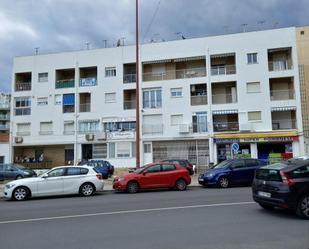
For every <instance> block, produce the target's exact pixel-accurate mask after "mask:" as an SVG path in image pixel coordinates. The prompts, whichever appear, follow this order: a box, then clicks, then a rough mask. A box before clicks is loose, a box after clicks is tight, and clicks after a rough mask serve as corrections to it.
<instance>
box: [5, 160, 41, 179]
mask: <svg viewBox="0 0 309 249" xmlns="http://www.w3.org/2000/svg"><path fill="white" fill-rule="evenodd" d="M32 176H36V173H35V172H34V171H33V170H32V169H27V168H26V167H24V166H22V165H18V164H9V163H8V164H0V180H12V179H21V178H25V177H32Z"/></svg>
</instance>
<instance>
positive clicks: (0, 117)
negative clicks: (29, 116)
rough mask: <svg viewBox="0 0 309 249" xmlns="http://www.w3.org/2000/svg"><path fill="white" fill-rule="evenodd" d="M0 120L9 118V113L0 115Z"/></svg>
mask: <svg viewBox="0 0 309 249" xmlns="http://www.w3.org/2000/svg"><path fill="white" fill-rule="evenodd" d="M0 120H10V115H9V114H5V115H0Z"/></svg>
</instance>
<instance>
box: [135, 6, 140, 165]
mask: <svg viewBox="0 0 309 249" xmlns="http://www.w3.org/2000/svg"><path fill="white" fill-rule="evenodd" d="M135 10H136V17H135V20H136V30H135V34H136V136H135V137H136V141H135V146H136V149H135V151H136V153H135V154H136V168H139V167H140V123H139V114H140V112H139V49H138V43H139V41H138V0H136V7H135Z"/></svg>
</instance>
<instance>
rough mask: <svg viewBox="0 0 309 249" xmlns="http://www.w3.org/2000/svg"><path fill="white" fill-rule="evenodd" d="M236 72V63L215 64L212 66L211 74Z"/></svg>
mask: <svg viewBox="0 0 309 249" xmlns="http://www.w3.org/2000/svg"><path fill="white" fill-rule="evenodd" d="M228 74H236V65H218V66H216V65H214V66H211V75H228Z"/></svg>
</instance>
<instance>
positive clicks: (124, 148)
mask: <svg viewBox="0 0 309 249" xmlns="http://www.w3.org/2000/svg"><path fill="white" fill-rule="evenodd" d="M130 145H131V143H129V142H122V143H117V157H119V158H125V157H130V149H131V148H130Z"/></svg>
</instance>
